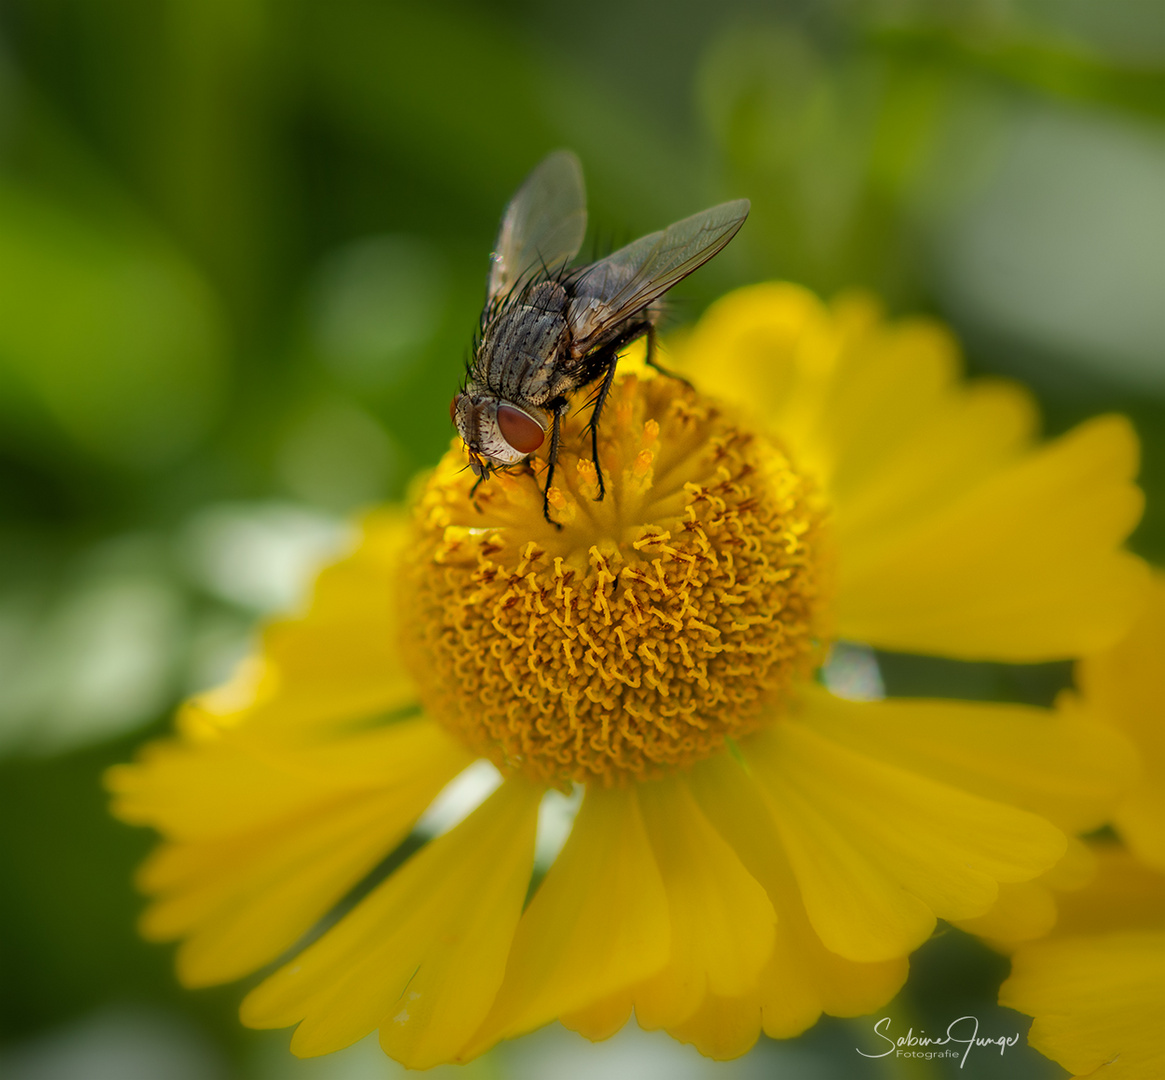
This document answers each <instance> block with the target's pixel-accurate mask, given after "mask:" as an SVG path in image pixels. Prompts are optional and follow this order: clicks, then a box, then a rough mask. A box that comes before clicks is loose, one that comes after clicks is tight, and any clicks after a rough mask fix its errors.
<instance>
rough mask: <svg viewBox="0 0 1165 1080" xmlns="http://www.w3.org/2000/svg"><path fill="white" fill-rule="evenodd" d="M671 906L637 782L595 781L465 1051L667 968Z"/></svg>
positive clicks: (523, 922) (531, 1026) (520, 929)
mask: <svg viewBox="0 0 1165 1080" xmlns="http://www.w3.org/2000/svg"><path fill="white" fill-rule="evenodd" d="M667 906H668V905H667V896H666V894H665V892H664V886H663V881H662V880H661V879H660V875H659V870H658V869H657V868H656V865H655V856H654V855H653V853H652V850H651V845H650V844H649V842H648V839H647V833H646V831H645V830H644V826H643V821H642V818H641V816H640V812H639V807H638V803H637V801H636V798H635V794H634V792H633V791H632V790H631V789H629V788H613V789H604V788H599V787H592V788H591V789H590V790H589V791H588V792H587V794H586V797H585V799H584V800H583V804H582V808H581V810H580V811H579V815H578V817H577V818H576V820H575V823H574V828H573V830H572V831H571V834H570V836H569V838H568V839H567V841H566V845H565V846H564V847H563V849H562V851H561V853H560V854H559V856H558V858H557V860H556V861H555V862H554V864H553V865H552V866H551V867H550V870H549V871H548V872H547V874H546V878H545V879H544V880H543V882H542V884H541V886H540V887H539V889H538V892H537V893H536V894H535V896H534V899H533V900H532V901H531V903H530V906H529V907H528V908H527V909H526V911H525V913H524V914H523V915H522V919H521V922H519V924H518V930H517V933H516V934H515V935H514V944H513V948H512V949H511V951H510V958H509V961H508V963H507V966H506V977H505V981H504V982H503V983H502V987H501V989H500V990H499V991H498V996H497V999H496V1001H495V1002H494V1006H493V1009H492V1010H491V1012H490V1014H489V1016H488V1017H487V1018H486V1021H485V1023H484V1024H483V1025H482V1027H481V1029H480V1030H479V1031H478V1032H477V1033H476V1034H475V1035H474V1037H473V1039H472V1040H471V1042H470V1043H469V1045H468V1046H466V1047H465V1049H464V1050H463V1051H462V1053H461V1055H459V1057H460V1058H462V1059H468V1058H471V1057H475V1056H476V1055H477V1054H479V1053H481V1052H482V1051H483V1050H485V1049H486V1048H488V1047H489V1046H491V1045H492V1044H493V1043H495V1042H496V1041H497V1040H498V1039H500V1038H508V1037H510V1036H513V1035H517V1034H521V1033H522V1032H525V1031H530V1030H533V1029H534V1028H536V1027H540V1026H541V1025H543V1024H545V1023H548V1022H549V1021H551V1020H553V1019H554V1018H555V1017H557V1016H560V1015H563V1014H571V1013H575V1012H577V1011H578V1010H580V1009H586V1008H587V1007H588V1006H591V1005H593V1004H594V1003H595V1002H598V1001H603V1000H605V999H607V998H609V997H610V996H611V995H612V994H614V993H616V992H617V991H620V990H626V989H627V988H629V987H631V986H632V985H634V984H636V983H639V982H641V981H642V980H643V979H645V978H647V977H648V976H649V975H652V974H653V973H655V972H656V971H658V970H659V969H660V968H661V967H663V965H664V963H665V962H666V960H667V958H668V945H669V939H670V930H669V924H668V915H667Z"/></svg>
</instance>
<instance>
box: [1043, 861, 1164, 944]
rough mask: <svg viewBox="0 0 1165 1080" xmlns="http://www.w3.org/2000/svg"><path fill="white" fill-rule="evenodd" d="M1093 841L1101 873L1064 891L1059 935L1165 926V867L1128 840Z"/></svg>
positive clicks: (1059, 903)
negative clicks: (1151, 862)
mask: <svg viewBox="0 0 1165 1080" xmlns="http://www.w3.org/2000/svg"><path fill="white" fill-rule="evenodd" d="M1088 846H1089V849H1090V851H1091V852H1092V855H1093V858H1094V859H1095V861H1096V873H1095V876H1094V877H1093V878H1092V880H1091V881H1089V882H1088V884H1087V885H1086V887H1084V888H1082V889H1075V890H1073V891H1072V892H1068V893H1064V894H1063V895H1062V896H1060V897H1058V907H1059V909H1060V917H1059V918H1058V919H1057V920H1056V934H1057V936H1061V935H1078V934H1096V933H1105V932H1107V931H1110V930H1165V873H1162V872H1161V871H1159V870H1156V869H1154V868H1153V867H1151V866H1148V865H1146V864H1144V863H1142V862H1140V861H1139V860H1138V859H1137V858H1136V856H1135V855H1134V854H1133V853H1132V852H1131V851H1130V850H1129V849H1128V848H1126V847H1125V846H1124V845H1123V844H1117V843H1111V842H1108V843H1106V842H1104V841H1096V842H1093V843H1090V844H1089V845H1088Z"/></svg>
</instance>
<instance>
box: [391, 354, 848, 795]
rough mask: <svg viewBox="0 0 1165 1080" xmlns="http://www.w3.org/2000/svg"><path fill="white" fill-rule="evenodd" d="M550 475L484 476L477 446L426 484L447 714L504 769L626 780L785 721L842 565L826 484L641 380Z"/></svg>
mask: <svg viewBox="0 0 1165 1080" xmlns="http://www.w3.org/2000/svg"><path fill="white" fill-rule="evenodd" d="M584 421H585V415H584V416H581V417H580V416H578V415H575V416H574V417H572V418H571V419H569V420H568V421H567V422H566V423H565V424H564V429H563V437H562V443H561V445H562V449H561V452H560V454H559V458H558V465H557V469H556V471H555V474H554V485H553V487H552V488H551V490H550V506H551V514H552V516H553V517H554V519H555V521H557V522H559V523H560V524H561V525H562V526H563V527H562V528H561V529H556V528H555V527H554V526H553V525H550V524H548V523H547V522H546V521H545V520H544V519H543V515H542V485H543V483H544V482H545V476H546V464H545V462H542V461H536V462H535V463H534V465H533V467H532V468H526V467H520V468H518V469H515V470H513V471H511V472H508V473H495V474H494V475H493V476H491V477H490V478H489V479H488V480H487V481H486V482H484V483H483V484H481V486H480V487H478V489H477V492H476V494H475V495H474V496H473V498H472V499H471V498H470V490H471V488H472V487H473V483H474V480H475V477H474V476H473V474H472V473H470V472H469V471H468V470H467V469H465V467H464V466H465V457H464V451H463V449H462V448H461V446H460V443H457V444H456V445H455V446H454V448H453V449H451V450H450V452H449V453H448V454H446V455H445V457H444V459H443V460H442V461H441V463H440V464H439V465H438V466H437V468H436V470H435V472H434V473H433V475H432V477H431V478H430V479H429V481H428V484H427V486H426V487H425V489H424V491H423V493H422V495H421V498H420V502H419V505H418V508H417V512H416V517H415V537H414V540H413V543H412V544H411V545H410V554H409V558H408V561H407V566H406V570H405V574H406V588H405V603H404V609H405V628H404V639H403V641H402V647H403V648H404V649H406V650H407V652H408V654H409V658H410V660H411V663H412V666H413V670H414V671H415V673H416V677H417V680H418V683H419V684H420V687H421V698H422V702H423V704H424V706H425V708H426V710H427V711H428V712H429V714H430V715H431V716H433V717H434V718H435V719H436V720H438V721H439V722H440V723H442V724H443V725H445V726H446V727H447V728H448V729H449V730H451V731H453V732H454V733H455V734H457V735H458V736H459V737H460V738H461V739H463V740H464V741H465V742H466V743H468V744H469V746H470V747H471V748H472V749H473V750H474V751H475V752H477V753H479V754H481V755H482V756H484V757H487V758H489V759H490V760H491V761H493V762H494V764H496V765H497V766H498V767H499V768H500V769H501V770H502V771H503V772H519V773H522V774H525V775H526V776H528V777H530V778H532V779H535V780H537V781H540V782H544V783H551V784H557V785H564V784H567V783H569V782H570V781H580V782H587V781H594V780H596V779H597V780H599V781H600V782H604V783H608V784H611V783H622V782H626V781H627V780H630V779H646V778H650V777H654V776H658V775H661V774H662V773H664V772H668V771H671V770H674V769H682V768H684V767H686V766H688V765H691V764H693V763H694V762H696V761H698V760H700V759H701V758H704V757H707V756H709V755H710V754H712V753H714V752H715V751H717V750H719V749H720V748H721V747H722V746H723V745H724V743H725V740H726V739H728V738H733V737H739V736H742V735H746V734H748V733H749V732H751V731H754V730H756V729H757V728H758V727H760V726H762V725H763V724H765V723H767V722H771V721H772V720H773V719H774V718H775V717H776V716H778V715H779V713H780V705H781V702H782V700H783V699H784V698H786V697H787V696H788V690H789V688H790V686H791V685H792V684H793V683H794V682H795V681H797V680H800V679H803V678H804V677H805V676H807V675H808V673H809V672H810V671H811V670H812V668H813V666H814V665H815V663H817V662H818V661H819V660H820V658H821V651H822V637H823V627H822V616H823V608H824V607H825V604H824V603H823V598H822V593H823V590H824V588H825V580H824V579H825V577H826V573H825V572H826V570H827V568H828V562H829V560H828V559H827V558H826V557H825V552H824V549H825V548H826V544H825V538H824V536H823V525H822V521H823V517H824V507H823V504H822V502H821V500H820V498H819V496H818V493H817V491H816V490H815V488H814V487H813V485H812V484H811V483H810V482H809V481H807V480H806V478H805V477H803V476H801V475H799V474H798V473H797V472H796V471H795V470H794V468H793V466H792V464H791V463H790V461H789V459H788V457H787V456H786V455H785V454H784V452H783V451H782V450H781V449H780V448H779V447H777V446H775V445H773V444H772V443H771V442H769V441H768V440H766V439H764V438H763V437H761V436H759V435H757V434H754V433H752V432H749V431H747V430H744V429H743V428H741V427H740V426H739V425H738V424H737V423H736V422H735V420H734V419H733V418H731V417H730V416H729V415H728V413H727V410H726V409H725V408H723V407H721V406H719V405H717V404H716V403H714V402H712V401H709V400H708V399H705V398H703V397H701V396H700V395H699V394H698V393H697V392H696V391H694V390H692V389H691V388H690V387H688V386H686V385H685V384H683V383H681V382H680V381H678V380H676V379H670V378H663V377H660V378H646V379H640V378H637V377H635V376H633V375H628V376H624V377H623V378H621V379H620V380H619V381H618V382H616V384H615V385H614V387H613V388H612V391H611V394H610V397H609V399H608V402H607V408H606V410H605V411H604V414H603V418H602V424H601V425H600V439H599V460H600V462H601V464H602V467H603V475H604V479H605V481H606V498H605V499H604V500H603V501H602V502H596V501H594V500H595V496H597V495H598V483H597V476H596V473H595V469H594V466H593V465H592V463H591V461H590V460H589V455H588V450H589V447H590V438H589V433H588V432H586V431H585V430H584Z"/></svg>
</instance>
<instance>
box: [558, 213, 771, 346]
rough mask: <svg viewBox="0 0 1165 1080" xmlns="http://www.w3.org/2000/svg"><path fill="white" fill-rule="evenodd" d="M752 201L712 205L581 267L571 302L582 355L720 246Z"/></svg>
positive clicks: (574, 332) (573, 332)
mask: <svg viewBox="0 0 1165 1080" xmlns="http://www.w3.org/2000/svg"><path fill="white" fill-rule="evenodd" d="M749 205H750V204H749V201H748V200H747V199H737V200H735V201H734V202H726V203H721V204H720V205H719V206H713V207H711V208H710V209H708V210H703V211H701V212H700V213H699V214H693V215H692V216H691V217H689V218H684V220H683V221H677V222H676V223H675V224H674V225H669V226H668V227H667V228H666V229H664V230H663V231H661V232H654V233H651V234H650V235H648V236H644V237H642V238H641V239H639V240H636V241H635V242H634V243H631V244H628V245H627V246H626V247H625V248H620V249H619V250H618V251H616V252H615V253H614V254H612V255H608V256H607V257H606V258H605V259H603V260H602V261H601V262H597V263H595V264H594V265H593V266H588V267H586V268H585V269H584V270H581V271H579V272H578V276H577V277H576V278H575V279H574V287H573V290H572V291H573V294H574V300H573V302H572V303H571V307H570V329H571V336H572V337H573V339H574V342H573V348H574V351H575V352H576V353H577V354H578V355H584V354H585V353H586V352H588V351H589V350H590V348H591V347H593V346H594V345H595V344H596V343H598V342H599V339H600V338H602V336H603V334H604V333H605V332H606V331H607V330H608V329H609V328H610V327H611V326H612V325H615V324H617V323H619V322H622V321H623V320H624V319H626V318H627V317H628V316H631V315H634V314H635V312H637V311H640V310H642V309H643V308H645V307H647V305H648V304H650V303H651V302H652V301H653V300H658V299H659V298H660V297H661V296H662V295H663V294H664V293H665V292H667V291H668V289H670V288H671V287H672V286H673V285H675V284H676V282H678V281H681V280H682V279H683V278H686V277H687V276H688V275H689V274H690V273H691V272H692V271H693V270H697V269H699V268H700V267H701V266H703V265H704V263H706V262H707V261H708V260H709V259H710V258H712V256H713V255H716V254H717V253H718V252H720V251H722V250H723V249H724V247H725V246H726V245H727V243H728V241H729V240H731V239H732V238H733V237H734V236H735V235H736V234H737V232H738V231H739V230H740V227H741V225H743V224H744V219H745V218H746V217H748V211H749Z"/></svg>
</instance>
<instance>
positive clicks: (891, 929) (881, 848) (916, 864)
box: [744, 714, 1067, 961]
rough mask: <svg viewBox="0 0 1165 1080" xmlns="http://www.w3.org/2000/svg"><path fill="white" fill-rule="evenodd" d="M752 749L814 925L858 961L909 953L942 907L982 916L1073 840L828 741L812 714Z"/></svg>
mask: <svg viewBox="0 0 1165 1080" xmlns="http://www.w3.org/2000/svg"><path fill="white" fill-rule="evenodd" d="M744 750H745V754H746V756H747V760H748V762H749V764H750V767H751V769H752V772H753V775H754V776H755V777H756V779H757V781H758V783H759V785H760V787H761V789H762V791H763V793H764V796H765V799H766V800H767V801H768V803H769V805H770V808H771V810H772V812H773V816H774V818H775V820H776V825H777V830H778V832H779V834H780V836H781V840H782V842H783V845H784V848H785V852H786V854H787V856H788V859H789V863H790V865H791V866H792V868H793V873H794V875H795V876H796V879H797V882H798V884H799V885H800V887H801V893H802V897H803V900H804V903H805V908H806V911H807V913H808V916H809V920H810V922H811V924H812V925H813V928H814V930H816V932H817V933H818V935H819V936H820V937H821V940H822V941H823V942H824V943H825V945H826V947H827V948H828V949H830V950H831V951H832V952H836V953H839V954H840V955H842V956H844V957H848V958H849V959H852V960H865V961H872V960H885V959H890V958H892V957H894V956H901V955H905V954H906V953H908V952H910V951H911V950H912V949H914V948H916V947H917V946H918V945H920V944H921V943H922V942H923V941H924V940H926V938H927V937H928V936H929V935H930V933H931V931H932V930H933V928H934V924H935V918H936V916H938V917H942V918H947V919H960V918H970V917H973V916H976V915H981V914H983V913H984V912H985V911H987V909H988V908H990V907H991V905H992V904H994V903H995V900H996V898H997V895H998V887H997V883H999V882H1003V881H1024V880H1028V879H1030V878H1032V877H1035V876H1036V875H1037V874H1039V873H1040V872H1041V871H1043V870H1045V869H1047V868H1048V867H1050V866H1051V865H1052V864H1053V863H1055V862H1056V861H1057V860H1058V859H1059V858H1060V857H1061V856H1062V855H1063V853H1064V850H1065V848H1066V846H1067V841H1066V839H1065V837H1064V835H1063V833H1061V832H1060V831H1059V830H1058V829H1056V828H1055V827H1053V826H1052V825H1050V824H1049V823H1048V822H1047V821H1045V820H1044V819H1043V818H1040V817H1037V816H1035V815H1034V814H1030V813H1028V812H1026V811H1022V810H1017V809H1014V808H1012V807H1008V806H1004V805H1002V804H1000V803H997V802H992V801H989V800H987V799H983V798H980V797H978V796H976V795H972V794H969V793H967V792H964V791H961V790H959V789H958V788H956V787H954V786H952V785H950V784H946V783H941V782H939V781H936V780H934V779H931V778H929V777H927V776H923V775H919V774H917V773H913V772H910V771H908V770H905V769H902V768H899V767H897V766H894V765H890V764H886V763H884V762H880V761H877V760H876V759H874V758H872V757H867V756H864V755H861V754H859V753H856V752H854V751H853V750H851V749H849V748H848V747H845V746H843V745H841V744H839V743H836V742H833V741H831V740H830V739H829V738H828V737H827V736H826V735H825V734H823V733H821V732H818V731H816V730H815V729H814V728H813V727H812V716H811V714H807V715H806V718H805V720H804V721H802V720H789V721H787V722H783V723H781V724H778V725H776V726H775V727H773V728H771V729H769V730H768V731H766V732H763V733H761V734H760V735H758V736H755V737H753V738H752V739H750V740H748V741H747V743H746V744H745V746H744Z"/></svg>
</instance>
